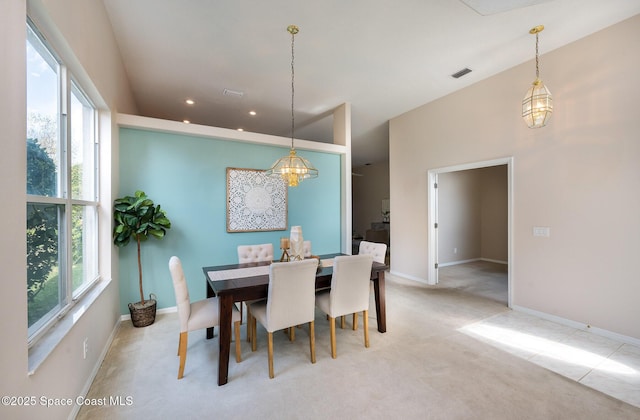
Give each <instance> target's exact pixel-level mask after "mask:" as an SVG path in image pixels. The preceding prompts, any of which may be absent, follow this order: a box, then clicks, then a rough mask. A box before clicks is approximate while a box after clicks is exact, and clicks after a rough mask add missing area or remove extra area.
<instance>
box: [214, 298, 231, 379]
mask: <svg viewBox="0 0 640 420" xmlns="http://www.w3.org/2000/svg"><path fill="white" fill-rule="evenodd" d="M219 299H220V302H219V304H220V327H219V328H220V336H219V337H218V339H219V340H220V354H219V355H218V358H219V359H218V385H224V384H226V383H227V380H228V376H229V350H230V348H231V314H232V307H233V297H232V296H226V295H225V296H220V297H219Z"/></svg>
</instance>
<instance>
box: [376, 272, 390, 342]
mask: <svg viewBox="0 0 640 420" xmlns="http://www.w3.org/2000/svg"><path fill="white" fill-rule="evenodd" d="M373 291H374V294H375V298H376V317H377V318H378V331H379V332H381V333H383V332H387V308H386V304H385V292H384V271H378V273H377V277H376V278H375V279H373Z"/></svg>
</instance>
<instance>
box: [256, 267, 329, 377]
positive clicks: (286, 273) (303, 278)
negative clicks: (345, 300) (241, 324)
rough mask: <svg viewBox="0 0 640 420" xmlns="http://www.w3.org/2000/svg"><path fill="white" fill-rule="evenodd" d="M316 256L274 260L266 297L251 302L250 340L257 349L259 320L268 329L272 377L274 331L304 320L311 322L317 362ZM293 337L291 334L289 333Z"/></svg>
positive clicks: (313, 359) (313, 355) (312, 349)
mask: <svg viewBox="0 0 640 420" xmlns="http://www.w3.org/2000/svg"><path fill="white" fill-rule="evenodd" d="M317 268H318V260H317V259H316V258H311V259H305V260H302V261H293V262H282V263H280V262H278V263H273V264H271V266H270V267H269V288H268V293H267V300H266V302H265V301H258V302H254V303H252V304H250V307H251V314H252V315H253V318H252V324H251V328H252V330H253V331H252V333H251V344H252V350H255V343H256V330H255V329H256V321H258V322H260V324H262V325H263V326H264V328H265V329H266V330H267V341H268V342H267V352H268V358H269V378H273V377H274V376H275V375H274V371H273V332H274V331H278V330H282V329H285V328H289V329H290V330H291V329H292V328H293V327H295V326H297V325H301V324H307V323H308V324H309V348H310V352H311V363H315V362H316V349H315V324H314V319H315V290H316V270H317ZM290 337H291V336H290Z"/></svg>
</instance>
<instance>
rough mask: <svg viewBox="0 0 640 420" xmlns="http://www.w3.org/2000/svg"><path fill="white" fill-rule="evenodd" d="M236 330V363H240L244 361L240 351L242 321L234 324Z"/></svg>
mask: <svg viewBox="0 0 640 420" xmlns="http://www.w3.org/2000/svg"><path fill="white" fill-rule="evenodd" d="M234 329H235V333H236V363H240V362H241V361H242V352H241V349H240V341H241V338H240V321H236V322H235V323H234Z"/></svg>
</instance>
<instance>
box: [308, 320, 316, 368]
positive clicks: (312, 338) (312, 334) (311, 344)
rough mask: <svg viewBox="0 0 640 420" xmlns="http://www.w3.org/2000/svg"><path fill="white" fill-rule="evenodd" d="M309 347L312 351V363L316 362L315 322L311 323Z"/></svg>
mask: <svg viewBox="0 0 640 420" xmlns="http://www.w3.org/2000/svg"><path fill="white" fill-rule="evenodd" d="M309 347H310V350H311V363H315V362H316V327H315V321H311V322H309Z"/></svg>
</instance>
